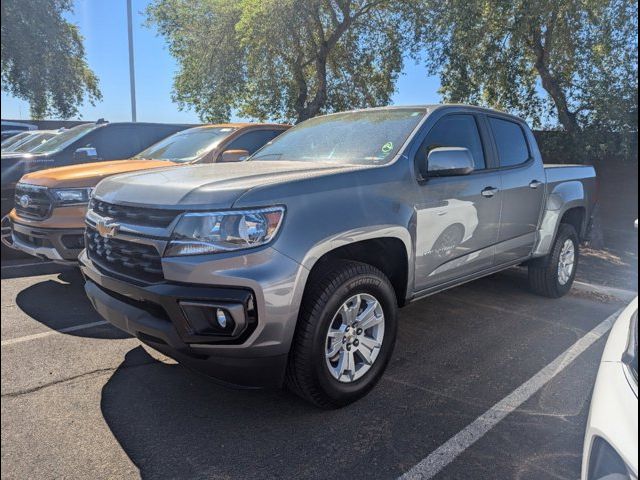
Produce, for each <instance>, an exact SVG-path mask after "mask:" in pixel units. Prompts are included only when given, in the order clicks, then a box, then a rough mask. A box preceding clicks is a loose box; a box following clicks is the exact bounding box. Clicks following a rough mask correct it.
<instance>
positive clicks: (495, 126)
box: [489, 117, 531, 167]
mask: <svg viewBox="0 0 640 480" xmlns="http://www.w3.org/2000/svg"><path fill="white" fill-rule="evenodd" d="M489 125H491V131H492V132H493V137H494V139H495V141H496V147H497V149H498V158H499V160H500V166H501V167H513V166H514V165H520V164H523V163H525V162H527V161H528V160H529V158H530V156H531V155H530V154H529V145H528V144H527V139H526V138H525V136H524V131H523V130H522V127H521V126H520V125H518V124H517V123H516V122H511V121H509V120H503V119H502V118H496V117H489Z"/></svg>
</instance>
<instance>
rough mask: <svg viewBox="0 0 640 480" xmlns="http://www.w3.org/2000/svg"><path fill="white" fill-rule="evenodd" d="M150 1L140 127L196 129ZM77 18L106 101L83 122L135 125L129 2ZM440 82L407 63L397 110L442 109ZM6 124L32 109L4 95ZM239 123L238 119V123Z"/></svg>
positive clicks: (141, 43)
mask: <svg viewBox="0 0 640 480" xmlns="http://www.w3.org/2000/svg"><path fill="white" fill-rule="evenodd" d="M150 2H151V0H133V43H134V59H135V78H136V107H137V117H138V121H146V122H167V123H169V122H181V123H182V122H184V123H198V122H199V119H198V116H197V115H196V113H195V112H194V111H189V110H186V111H181V110H179V109H178V105H177V104H175V103H173V102H172V101H171V89H172V82H173V76H174V74H175V72H176V71H177V68H178V66H177V63H176V61H175V59H174V58H173V57H172V56H171V54H170V53H169V50H168V48H167V46H166V44H165V41H164V39H163V38H162V37H159V36H158V35H157V34H156V31H155V29H154V28H149V27H146V26H145V25H144V23H145V15H144V11H145V8H146V6H147V5H148V4H149V3H150ZM74 5H75V7H74V12H73V13H72V14H70V15H68V16H67V18H68V19H69V20H70V21H71V22H73V23H75V24H76V25H78V27H79V29H80V32H81V33H82V35H83V36H84V41H85V49H86V54H87V62H88V64H89V67H90V68H91V69H92V70H93V71H94V72H95V73H96V75H97V76H98V78H99V80H100V89H101V91H102V97H103V98H102V101H100V102H99V103H97V104H96V105H95V106H91V105H90V104H88V103H87V104H85V105H83V106H82V107H81V108H80V109H79V110H80V115H81V118H82V119H83V120H96V119H98V118H104V119H106V120H109V121H112V122H114V121H129V120H131V103H130V96H129V53H128V44H127V9H126V0H108V1H103V0H75V2H74ZM439 86H440V83H439V80H438V78H437V77H429V76H427V74H426V70H425V68H424V66H421V65H416V64H415V63H414V62H413V61H412V60H407V61H406V62H405V68H404V70H403V72H402V75H401V76H400V78H399V79H398V82H397V83H396V93H395V94H394V96H393V104H395V105H408V104H428V103H438V102H439V101H440V96H439V95H438V93H437V90H438V88H439ZM1 114H2V118H11V119H28V118H29V105H28V104H27V103H26V102H24V101H21V100H18V99H16V98H13V97H11V96H9V95H7V94H6V93H4V92H3V93H2V112H1ZM234 120H237V119H234Z"/></svg>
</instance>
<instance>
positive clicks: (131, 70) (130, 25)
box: [127, 0, 136, 122]
mask: <svg viewBox="0 0 640 480" xmlns="http://www.w3.org/2000/svg"><path fill="white" fill-rule="evenodd" d="M127 27H128V30H129V85H130V87H131V121H132V122H135V121H136V74H135V70H134V67H133V14H132V11H131V0H127Z"/></svg>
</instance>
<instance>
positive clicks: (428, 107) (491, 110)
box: [328, 103, 524, 122]
mask: <svg viewBox="0 0 640 480" xmlns="http://www.w3.org/2000/svg"><path fill="white" fill-rule="evenodd" d="M451 107H457V108H465V109H469V110H475V111H478V112H484V113H492V114H498V115H503V116H507V117H511V118H513V119H515V120H518V121H520V122H524V120H523V119H522V118H520V117H518V116H517V115H513V114H511V113H507V112H503V111H502V110H496V109H494V108H489V107H481V106H478V105H469V104H466V103H428V104H421V105H420V104H419V105H386V106H383V107H371V108H357V109H353V110H346V111H343V112H334V113H330V114H328V115H334V114H338V113H348V112H363V111H370V110H394V109H403V108H409V109H424V110H426V111H434V110H439V109H442V108H451Z"/></svg>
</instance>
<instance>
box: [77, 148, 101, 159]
mask: <svg viewBox="0 0 640 480" xmlns="http://www.w3.org/2000/svg"><path fill="white" fill-rule="evenodd" d="M73 159H74V160H76V161H78V162H90V161H92V160H98V152H97V150H96V149H95V148H93V147H82V148H78V149H77V150H76V151H75V152H73Z"/></svg>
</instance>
